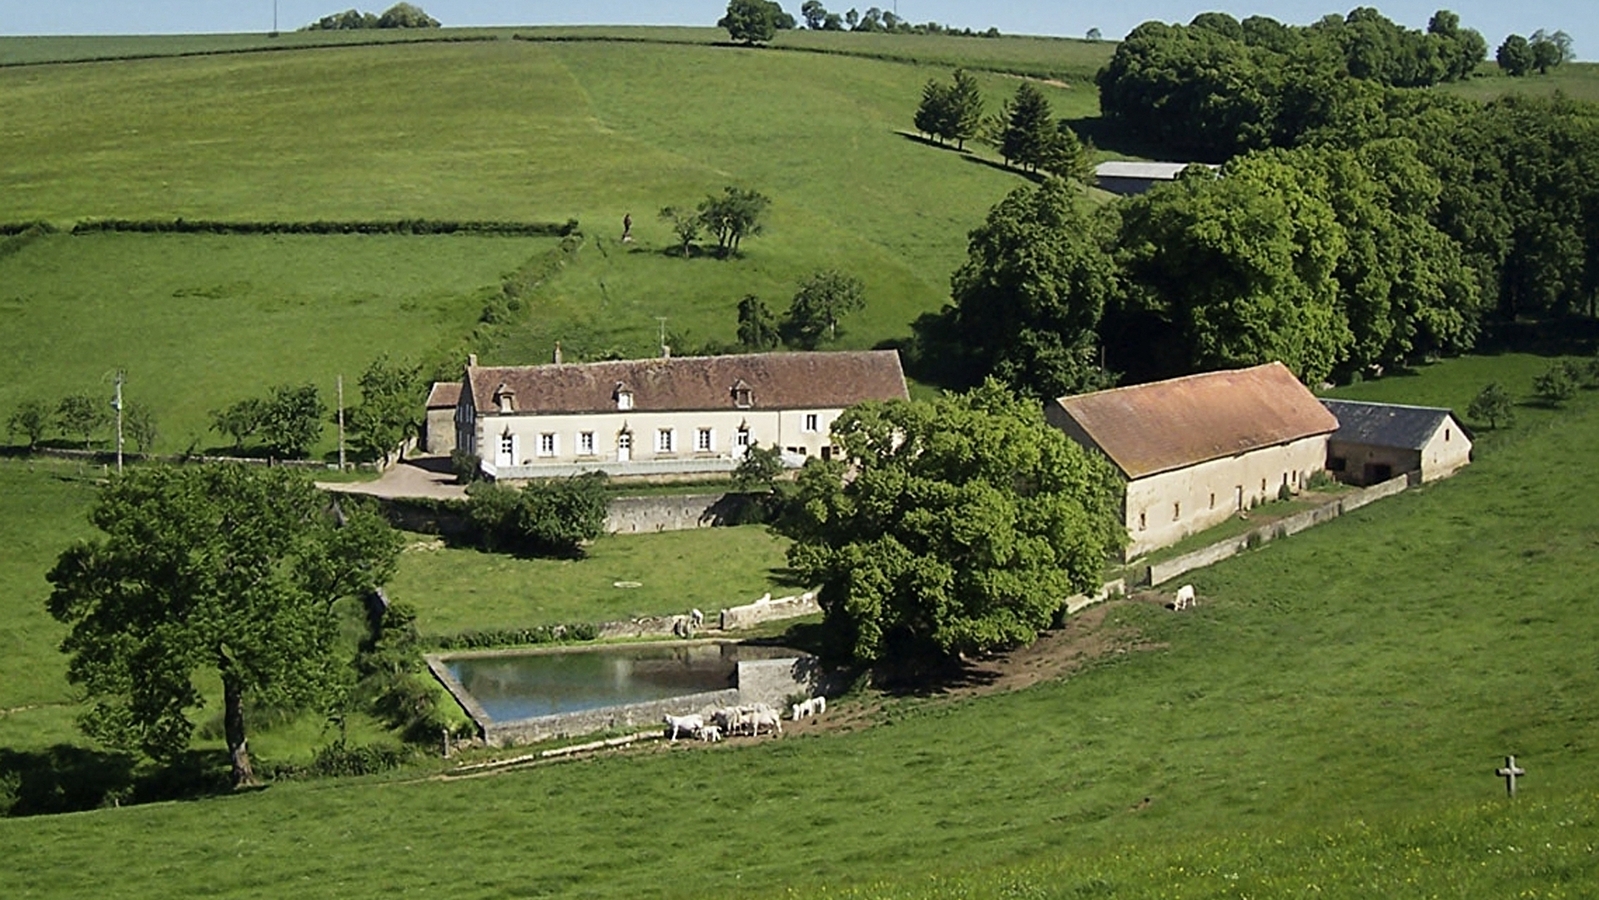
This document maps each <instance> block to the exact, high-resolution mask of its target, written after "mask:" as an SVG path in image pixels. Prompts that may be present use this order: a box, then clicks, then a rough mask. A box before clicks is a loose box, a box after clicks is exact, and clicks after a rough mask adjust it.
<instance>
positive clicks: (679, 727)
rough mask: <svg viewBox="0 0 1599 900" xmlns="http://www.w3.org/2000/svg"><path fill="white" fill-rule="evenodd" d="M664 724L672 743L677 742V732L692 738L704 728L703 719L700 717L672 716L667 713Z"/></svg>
mask: <svg viewBox="0 0 1599 900" xmlns="http://www.w3.org/2000/svg"><path fill="white" fill-rule="evenodd" d="M665 722H666V731H667V732H668V733H669V734H670V735H671V738H672V740H674V741H675V740H677V735H678V733H679V732H681V733H683V734H687V735H688V736H690V737H694V736H695V735H698V734H699V733H700V730H701V729H703V728H704V727H705V717H704V716H700V715H693V716H674V715H672V714H671V713H667V714H666V717H665Z"/></svg>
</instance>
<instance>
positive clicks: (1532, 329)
mask: <svg viewBox="0 0 1599 900" xmlns="http://www.w3.org/2000/svg"><path fill="white" fill-rule="evenodd" d="M1596 351H1599V319H1592V318H1588V317H1586V316H1557V317H1550V318H1544V319H1516V320H1512V321H1506V320H1504V319H1497V320H1490V321H1488V322H1485V323H1483V333H1482V337H1481V338H1479V339H1478V340H1477V346H1476V347H1475V348H1474V349H1473V350H1472V351H1471V352H1472V353H1476V354H1481V355H1484V356H1492V355H1495V354H1500V353H1530V354H1532V355H1534V356H1549V357H1556V356H1591V355H1593V354H1594V353H1595V352H1596Z"/></svg>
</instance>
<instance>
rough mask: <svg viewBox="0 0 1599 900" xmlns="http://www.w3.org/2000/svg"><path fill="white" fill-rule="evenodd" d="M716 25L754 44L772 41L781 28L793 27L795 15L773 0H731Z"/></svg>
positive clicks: (733, 37)
mask: <svg viewBox="0 0 1599 900" xmlns="http://www.w3.org/2000/svg"><path fill="white" fill-rule="evenodd" d="M716 27H717V28H725V29H727V35H728V37H729V38H732V39H733V40H735V41H743V42H744V43H746V44H751V45H753V44H757V43H764V42H766V41H770V40H771V39H772V37H773V36H774V35H776V34H777V31H778V29H780V28H784V27H787V28H793V27H794V17H793V16H790V15H789V14H788V13H785V12H783V7H782V6H781V5H779V4H777V3H775V2H773V0H729V2H728V4H727V13H726V15H724V16H722V18H720V19H718V20H717V22H716Z"/></svg>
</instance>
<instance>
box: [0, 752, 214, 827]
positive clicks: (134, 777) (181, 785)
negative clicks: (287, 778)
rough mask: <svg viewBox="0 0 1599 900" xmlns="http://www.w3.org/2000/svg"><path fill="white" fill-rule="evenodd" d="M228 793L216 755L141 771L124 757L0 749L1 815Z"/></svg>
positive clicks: (193, 755) (198, 754) (192, 754)
mask: <svg viewBox="0 0 1599 900" xmlns="http://www.w3.org/2000/svg"><path fill="white" fill-rule="evenodd" d="M231 792H232V789H231V787H230V785H229V781H228V766H227V755H226V754H225V753H222V752H221V751H213V752H190V753H188V754H185V755H184V757H183V758H181V759H179V760H178V761H177V762H176V763H174V764H173V765H171V766H167V767H163V768H153V767H152V768H140V767H139V766H138V765H137V763H136V761H135V759H134V758H133V757H132V756H130V755H128V754H125V753H111V752H105V751H101V750H92V749H89V748H85V747H76V746H72V745H70V744H56V745H55V746H53V747H50V748H49V749H47V750H36V751H18V750H10V749H5V748H0V815H10V816H14V817H15V816H40V815H52V814H56V813H67V812H80V811H83V810H89V809H100V808H103V807H108V806H122V805H131V804H136V803H152V802H155V801H159V800H186V799H194V798H198V797H207V796H213V795H218V794H227V793H231Z"/></svg>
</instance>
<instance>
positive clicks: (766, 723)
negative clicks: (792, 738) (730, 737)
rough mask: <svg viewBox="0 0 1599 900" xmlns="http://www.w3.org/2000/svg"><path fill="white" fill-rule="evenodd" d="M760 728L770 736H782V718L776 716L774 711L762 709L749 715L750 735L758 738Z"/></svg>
mask: <svg viewBox="0 0 1599 900" xmlns="http://www.w3.org/2000/svg"><path fill="white" fill-rule="evenodd" d="M762 728H765V729H766V730H767V731H769V732H771V733H772V734H782V733H783V717H782V716H780V715H778V714H777V710H775V709H763V710H757V711H755V712H752V713H750V734H752V735H754V736H756V737H759V736H760V734H761V729H762Z"/></svg>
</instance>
